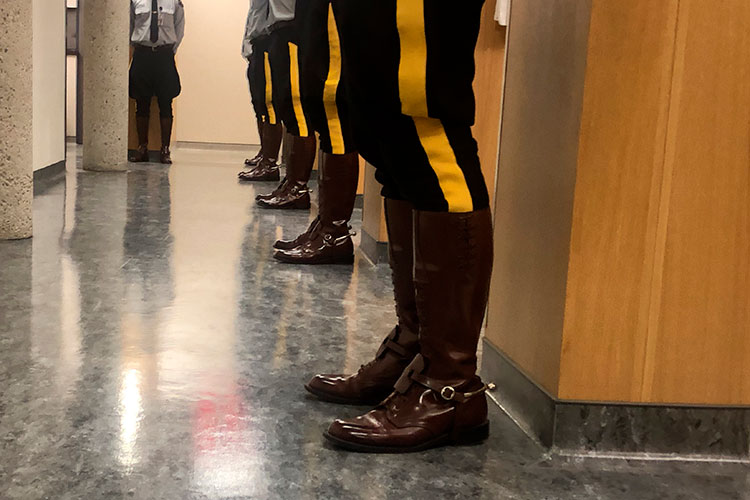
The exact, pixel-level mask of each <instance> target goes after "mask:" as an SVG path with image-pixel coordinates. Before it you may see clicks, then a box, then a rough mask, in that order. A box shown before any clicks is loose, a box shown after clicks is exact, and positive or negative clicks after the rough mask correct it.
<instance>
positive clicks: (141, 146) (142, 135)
mask: <svg viewBox="0 0 750 500" xmlns="http://www.w3.org/2000/svg"><path fill="white" fill-rule="evenodd" d="M148 121H149V120H148V116H136V117H135V127H136V129H137V130H138V151H136V153H135V154H134V155H133V157H132V158H130V161H132V162H133V163H143V162H147V161H148V160H149V158H148Z"/></svg>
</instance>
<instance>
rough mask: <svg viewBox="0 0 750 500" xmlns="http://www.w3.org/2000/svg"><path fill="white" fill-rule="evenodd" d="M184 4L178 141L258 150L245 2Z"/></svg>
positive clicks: (213, 0) (179, 56)
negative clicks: (245, 45) (248, 146)
mask: <svg viewBox="0 0 750 500" xmlns="http://www.w3.org/2000/svg"><path fill="white" fill-rule="evenodd" d="M0 1H2V0H0ZM184 3H185V17H186V23H185V25H186V30H185V40H184V41H183V44H182V46H180V49H179V51H178V53H177V66H178V68H179V71H180V77H181V79H182V95H181V96H180V97H178V98H177V100H176V101H175V134H176V139H177V140H178V141H190V142H210V143H221V144H259V143H260V140H259V139H258V132H257V130H256V129H257V127H256V125H255V114H254V113H253V109H252V105H251V104H250V94H249V92H248V88H247V78H246V76H245V74H246V71H247V62H246V61H245V60H244V59H243V58H242V54H241V48H242V36H243V34H244V32H245V19H246V17H247V10H248V7H249V1H248V0H210V1H208V0H192V1H190V2H187V1H186V2H184Z"/></svg>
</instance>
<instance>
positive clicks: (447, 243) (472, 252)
mask: <svg viewBox="0 0 750 500" xmlns="http://www.w3.org/2000/svg"><path fill="white" fill-rule="evenodd" d="M414 238H415V239H414V253H415V265H414V281H415V285H416V290H417V309H418V314H419V320H420V348H421V352H422V355H423V356H424V358H425V359H426V360H427V370H428V371H427V374H428V376H429V377H432V378H436V379H440V380H469V379H470V378H471V377H473V376H474V375H475V373H476V368H477V357H476V351H477V345H478V343H479V336H480V333H481V329H482V324H483V321H484V316H485V311H486V308H487V300H488V297H489V285H490V278H491V274H492V259H493V246H492V216H491V213H490V210H489V209H484V210H480V211H476V212H469V213H458V214H456V213H436V212H421V211H415V215H414Z"/></svg>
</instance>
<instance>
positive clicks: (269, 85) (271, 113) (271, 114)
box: [263, 52, 276, 125]
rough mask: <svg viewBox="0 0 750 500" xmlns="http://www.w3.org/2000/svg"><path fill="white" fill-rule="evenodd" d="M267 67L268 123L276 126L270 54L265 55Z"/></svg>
mask: <svg viewBox="0 0 750 500" xmlns="http://www.w3.org/2000/svg"><path fill="white" fill-rule="evenodd" d="M263 56H264V58H265V59H264V61H265V66H266V109H268V122H269V123H270V124H271V125H276V110H275V109H273V83H272V81H271V62H270V61H269V60H268V52H265V53H264V54H263Z"/></svg>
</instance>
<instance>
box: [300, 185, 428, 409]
mask: <svg viewBox="0 0 750 500" xmlns="http://www.w3.org/2000/svg"><path fill="white" fill-rule="evenodd" d="M385 220H386V225H387V226H388V250H389V256H390V264H391V275H392V277H393V292H394V297H395V299H396V316H397V317H398V325H396V327H395V328H394V329H393V330H392V331H391V333H390V334H389V335H388V336H387V337H386V338H385V340H384V341H383V344H382V345H381V346H380V349H379V350H378V353H377V354H376V355H375V359H374V360H372V361H370V362H369V363H367V364H366V365H363V366H362V367H361V368H360V369H359V371H358V372H357V373H355V374H354V375H348V376H347V375H315V376H314V377H313V378H312V380H310V382H308V384H307V385H306V386H305V388H306V389H307V390H308V391H309V392H311V393H312V394H314V395H316V396H317V397H318V398H320V399H322V400H324V401H330V402H333V403H344V404H355V405H359V404H362V405H364V404H368V405H375V404H378V403H380V402H381V401H383V400H384V399H385V398H386V397H387V396H388V395H389V394H390V393H391V392H393V386H394V385H395V383H396V381H397V380H398V379H399V377H400V376H401V374H402V373H403V371H404V369H405V368H406V367H407V366H408V365H409V363H411V362H412V360H413V359H414V356H416V355H417V354H418V353H419V338H418V336H417V332H418V331H419V318H418V316H417V304H416V298H415V291H414V251H413V234H414V233H413V230H412V227H413V224H412V205H411V203H408V202H405V201H396V200H389V199H386V200H385Z"/></svg>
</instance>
